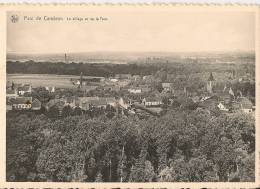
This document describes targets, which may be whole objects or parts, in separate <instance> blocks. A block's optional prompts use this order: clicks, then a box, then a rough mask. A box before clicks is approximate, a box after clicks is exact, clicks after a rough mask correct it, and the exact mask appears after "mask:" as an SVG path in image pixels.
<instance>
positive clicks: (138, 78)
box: [133, 75, 142, 81]
mask: <svg viewBox="0 0 260 189" xmlns="http://www.w3.org/2000/svg"><path fill="white" fill-rule="evenodd" d="M133 79H134V80H135V81H138V80H141V79H142V77H141V76H140V75H133Z"/></svg>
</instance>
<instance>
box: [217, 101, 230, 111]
mask: <svg viewBox="0 0 260 189" xmlns="http://www.w3.org/2000/svg"><path fill="white" fill-rule="evenodd" d="M218 108H219V110H221V111H228V110H229V109H227V108H226V106H225V105H224V104H223V103H221V102H220V103H219V104H218Z"/></svg>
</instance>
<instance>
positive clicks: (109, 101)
mask: <svg viewBox="0 0 260 189" xmlns="http://www.w3.org/2000/svg"><path fill="white" fill-rule="evenodd" d="M89 105H90V107H96V108H106V106H107V105H111V106H115V105H116V99H115V98H112V97H111V98H98V99H97V100H90V101H89Z"/></svg>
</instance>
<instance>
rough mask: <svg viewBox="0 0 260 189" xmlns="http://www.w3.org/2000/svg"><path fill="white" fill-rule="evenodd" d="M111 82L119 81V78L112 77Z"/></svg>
mask: <svg viewBox="0 0 260 189" xmlns="http://www.w3.org/2000/svg"><path fill="white" fill-rule="evenodd" d="M109 80H110V81H111V82H118V79H115V78H111V79H109Z"/></svg>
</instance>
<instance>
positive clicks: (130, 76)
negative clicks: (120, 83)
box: [115, 74, 132, 79]
mask: <svg viewBox="0 0 260 189" xmlns="http://www.w3.org/2000/svg"><path fill="white" fill-rule="evenodd" d="M131 78H132V75H131V74H116V75H115V79H131Z"/></svg>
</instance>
